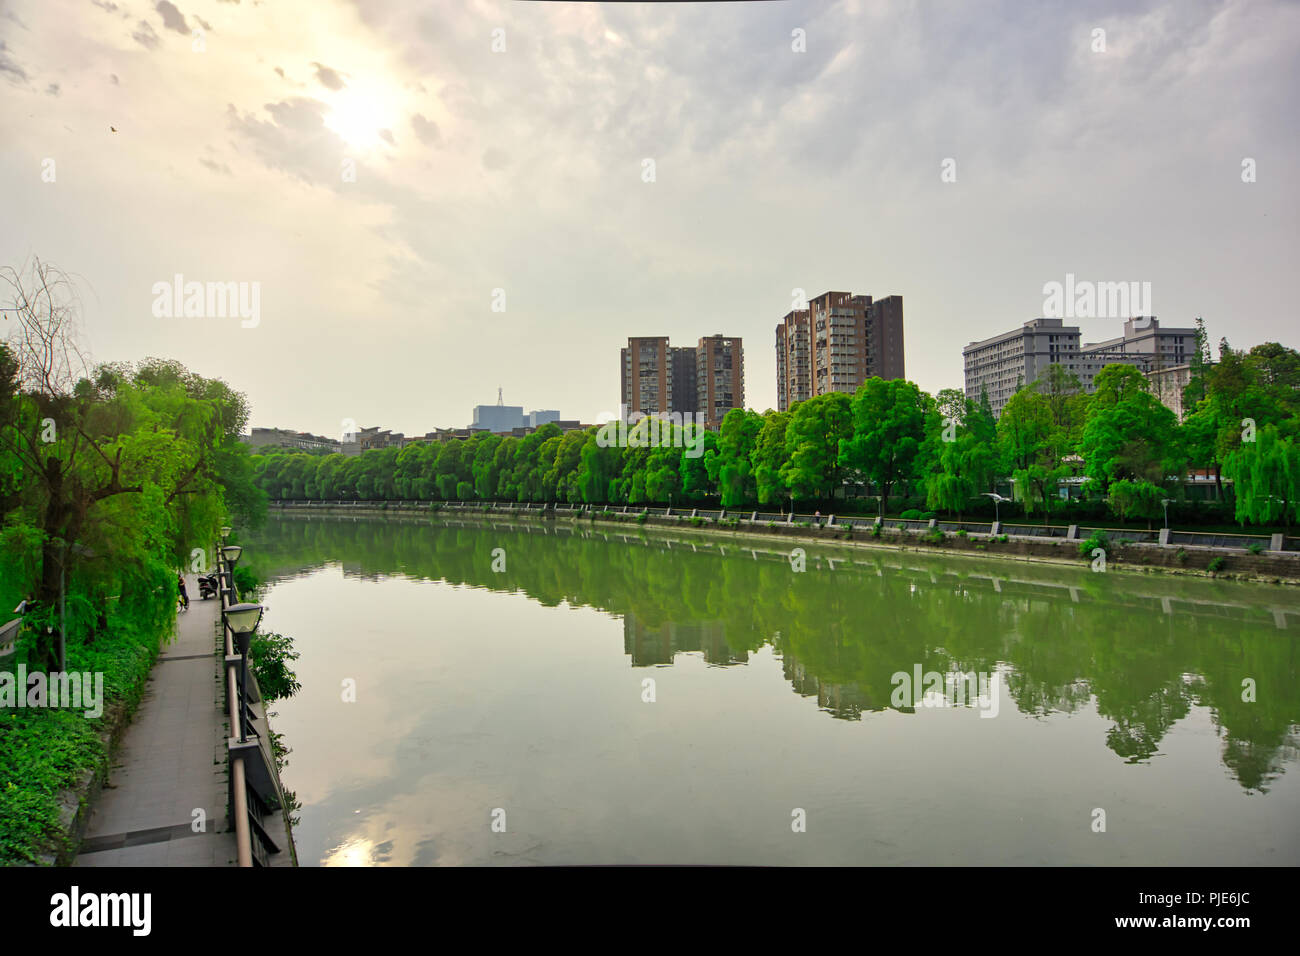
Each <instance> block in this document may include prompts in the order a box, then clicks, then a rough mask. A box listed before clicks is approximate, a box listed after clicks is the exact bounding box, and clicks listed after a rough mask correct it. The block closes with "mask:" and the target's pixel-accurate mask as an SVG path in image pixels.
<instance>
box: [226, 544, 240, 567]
mask: <svg viewBox="0 0 1300 956" xmlns="http://www.w3.org/2000/svg"><path fill="white" fill-rule="evenodd" d="M243 553H244V549H243V548H241V547H240V546H239V545H237V544H228V545H226V546H225V547H223V548H222V549H221V556H222V557H223V558H225V559H226V566H227V567H229V568H230V570H231V571H233V570H235V565H236V564H237V563H238V562H239V556H240V555H241V554H243Z"/></svg>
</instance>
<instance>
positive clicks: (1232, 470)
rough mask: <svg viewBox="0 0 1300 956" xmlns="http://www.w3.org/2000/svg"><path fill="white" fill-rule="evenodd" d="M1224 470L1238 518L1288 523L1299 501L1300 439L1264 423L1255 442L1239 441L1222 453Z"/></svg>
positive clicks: (1244, 521)
mask: <svg viewBox="0 0 1300 956" xmlns="http://www.w3.org/2000/svg"><path fill="white" fill-rule="evenodd" d="M1223 472H1224V475H1225V476H1226V477H1228V478H1230V479H1232V482H1233V487H1234V491H1235V493H1236V518H1237V520H1238V521H1240V522H1242V523H1243V524H1244V523H1250V524H1257V525H1267V524H1272V523H1274V522H1276V521H1279V520H1280V521H1282V522H1283V523H1285V524H1289V523H1290V518H1291V516H1292V515H1293V514H1294V511H1295V504H1296V501H1297V500H1300V442H1297V441H1294V440H1292V439H1291V438H1289V437H1286V436H1284V435H1283V434H1282V432H1281V431H1280V430H1279V429H1278V427H1277V426H1276V425H1265V426H1264V427H1263V428H1260V429H1259V430H1258V432H1257V434H1256V436H1255V441H1253V442H1242V443H1241V445H1240V446H1239V447H1238V448H1237V449H1236V450H1235V451H1231V452H1229V453H1228V454H1227V455H1226V456H1225V460H1224V466H1223Z"/></svg>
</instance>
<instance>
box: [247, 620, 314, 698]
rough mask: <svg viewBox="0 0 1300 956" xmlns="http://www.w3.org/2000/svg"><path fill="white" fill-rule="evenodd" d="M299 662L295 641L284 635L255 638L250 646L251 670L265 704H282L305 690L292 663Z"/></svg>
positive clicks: (265, 635) (258, 635)
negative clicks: (291, 666)
mask: <svg viewBox="0 0 1300 956" xmlns="http://www.w3.org/2000/svg"><path fill="white" fill-rule="evenodd" d="M297 659H298V652H297V651H295V650H294V649H293V639H292V638H289V637H285V636H284V635H283V634H254V635H253V639H252V640H251V641H250V642H249V645H248V666H249V669H250V670H252V672H253V676H254V677H256V678H257V686H258V687H260V688H261V689H262V697H263V698H265V700H266V701H268V702H270V701H274V700H283V699H284V698H286V697H292V696H293V695H294V694H296V693H298V691H300V690H302V685H301V684H299V683H298V677H297V675H295V674H294V672H293V671H292V670H291V669H290V667H289V663H290V662H291V661H296V660H297Z"/></svg>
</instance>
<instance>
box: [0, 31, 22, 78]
mask: <svg viewBox="0 0 1300 956" xmlns="http://www.w3.org/2000/svg"><path fill="white" fill-rule="evenodd" d="M0 73H3V74H4V76H5V78H6V79H7V80H9V82H11V83H15V84H18V85H26V83H27V71H25V70H24V69H23V68H22V67H21V66H19V65H18V62H17V61H16V60H14V58H13V57H12V56H11V55H10V54H9V52H8V51H7V50H6V49H5V41H4V40H0Z"/></svg>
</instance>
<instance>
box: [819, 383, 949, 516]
mask: <svg viewBox="0 0 1300 956" xmlns="http://www.w3.org/2000/svg"><path fill="white" fill-rule="evenodd" d="M928 399H929V396H927V395H925V393H924V392H922V391H921V390H920V389H919V388H917V386H916V385H915V384H913V383H912V382H909V381H906V380H905V379H901V378H900V379H892V380H889V381H886V380H885V379H882V378H869V379H867V380H866V381H865V382H863V383H862V384H861V385H860V386H859V387H858V391H857V393H856V394H855V395H854V396H853V400H852V423H853V432H852V436H851V437H846V438H845V440H844V441H842V442H841V444H840V452H839V460H840V463H841V465H843V466H845V467H848V468H853V469H855V470H857V471H858V472H860V473H861V474H863V475H865V476H866V477H867V478H868V479H870V480H871V482H872V483H873V484H874V485H875V486H876V487H877V488H878V489H879V490H880V513H881V514H882V515H883V514H884V513H885V511H886V509H887V508H888V506H889V492H890V490H891V489H892V488H893V487H894V485H895V484H896V483H898V482H899V481H902V480H905V479H910V478H913V477H914V476H915V474H916V471H915V464H916V456H917V453H918V451H919V450H920V447H921V442H922V441H924V439H925V419H926V411H927V401H928Z"/></svg>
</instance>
